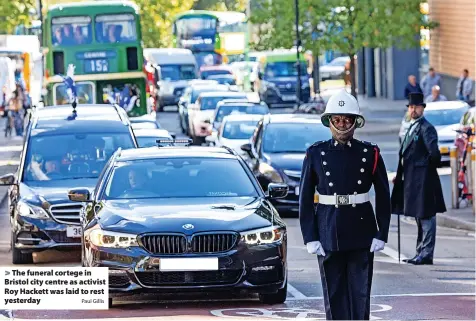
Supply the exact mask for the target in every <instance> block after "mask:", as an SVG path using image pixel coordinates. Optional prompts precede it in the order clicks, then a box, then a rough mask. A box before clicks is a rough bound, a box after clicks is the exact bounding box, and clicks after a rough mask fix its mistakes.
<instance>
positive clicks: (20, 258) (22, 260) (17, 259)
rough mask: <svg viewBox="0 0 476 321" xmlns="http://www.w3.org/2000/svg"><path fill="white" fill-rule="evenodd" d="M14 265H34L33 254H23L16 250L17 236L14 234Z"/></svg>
mask: <svg viewBox="0 0 476 321" xmlns="http://www.w3.org/2000/svg"><path fill="white" fill-rule="evenodd" d="M12 263H13V264H32V263H33V253H22V252H21V251H20V250H19V249H17V248H15V235H14V233H13V232H12Z"/></svg>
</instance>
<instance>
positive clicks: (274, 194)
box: [268, 183, 289, 199]
mask: <svg viewBox="0 0 476 321" xmlns="http://www.w3.org/2000/svg"><path fill="white" fill-rule="evenodd" d="M288 191H289V187H288V185H286V184H277V183H269V185H268V198H269V199H276V198H284V197H286V196H287V195H288Z"/></svg>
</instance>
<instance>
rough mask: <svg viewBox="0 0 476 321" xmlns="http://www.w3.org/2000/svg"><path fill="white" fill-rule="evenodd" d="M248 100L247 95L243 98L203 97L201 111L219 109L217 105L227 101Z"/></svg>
mask: <svg viewBox="0 0 476 321" xmlns="http://www.w3.org/2000/svg"><path fill="white" fill-rule="evenodd" d="M243 98H246V95H243V96H232V97H230V96H225V95H224V96H217V97H202V102H201V104H200V110H214V109H215V108H216V107H217V104H218V103H219V102H220V101H222V100H225V99H243Z"/></svg>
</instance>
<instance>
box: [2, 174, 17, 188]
mask: <svg viewBox="0 0 476 321" xmlns="http://www.w3.org/2000/svg"><path fill="white" fill-rule="evenodd" d="M15 184H16V177H15V174H13V173H9V174H5V175H3V176H0V185H15Z"/></svg>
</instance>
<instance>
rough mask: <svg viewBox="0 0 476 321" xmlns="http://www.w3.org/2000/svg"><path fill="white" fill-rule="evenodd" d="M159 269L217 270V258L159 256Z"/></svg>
mask: <svg viewBox="0 0 476 321" xmlns="http://www.w3.org/2000/svg"><path fill="white" fill-rule="evenodd" d="M159 269H160V271H163V272H167V271H170V272H171V271H176V272H177V271H179V272H181V271H217V270H218V258H217V257H206V258H161V259H160V263H159Z"/></svg>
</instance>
